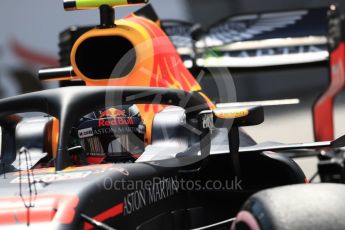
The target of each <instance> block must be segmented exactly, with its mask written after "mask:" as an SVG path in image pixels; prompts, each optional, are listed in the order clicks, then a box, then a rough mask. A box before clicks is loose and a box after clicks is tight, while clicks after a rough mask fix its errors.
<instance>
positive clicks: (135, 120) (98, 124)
mask: <svg viewBox="0 0 345 230" xmlns="http://www.w3.org/2000/svg"><path fill="white" fill-rule="evenodd" d="M77 131H78V138H79V140H80V145H81V146H82V148H83V149H84V151H85V153H86V158H87V161H88V163H102V162H121V160H125V159H136V158H138V157H139V156H140V154H141V153H143V152H144V148H145V143H144V137H145V124H144V122H143V120H142V119H141V116H140V113H139V110H138V108H137V107H136V106H135V105H131V106H117V107H110V108H106V109H103V110H100V111H95V112H92V113H90V114H88V115H86V116H84V117H83V118H82V119H81V120H80V122H79V125H78V127H77Z"/></svg>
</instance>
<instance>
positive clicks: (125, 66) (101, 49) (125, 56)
mask: <svg viewBox="0 0 345 230" xmlns="http://www.w3.org/2000/svg"><path fill="white" fill-rule="evenodd" d="M75 61H76V64H77V67H78V69H79V70H80V72H81V73H82V74H83V75H84V76H86V77H88V78H91V79H94V80H102V79H108V78H121V77H124V76H126V75H128V74H129V73H130V72H131V71H132V69H133V68H134V66H135V62H136V53H135V49H134V46H133V45H132V43H131V42H130V41H128V40H127V39H126V38H124V37H120V36H99V37H92V38H88V39H86V40H85V41H84V42H82V44H80V45H79V47H78V48H77V51H76V55H75Z"/></svg>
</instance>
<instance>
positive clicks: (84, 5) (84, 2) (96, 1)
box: [76, 0, 148, 9]
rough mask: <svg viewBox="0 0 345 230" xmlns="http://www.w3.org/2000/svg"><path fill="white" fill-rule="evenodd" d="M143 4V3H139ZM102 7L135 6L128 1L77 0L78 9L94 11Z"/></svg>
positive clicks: (146, 0)
mask: <svg viewBox="0 0 345 230" xmlns="http://www.w3.org/2000/svg"><path fill="white" fill-rule="evenodd" d="M147 2H148V0H145V1H144V0H143V3H147ZM138 4H142V3H138ZM101 5H109V6H112V7H114V6H123V5H133V4H131V3H128V1H127V0H76V6H77V9H93V8H98V7H100V6H101Z"/></svg>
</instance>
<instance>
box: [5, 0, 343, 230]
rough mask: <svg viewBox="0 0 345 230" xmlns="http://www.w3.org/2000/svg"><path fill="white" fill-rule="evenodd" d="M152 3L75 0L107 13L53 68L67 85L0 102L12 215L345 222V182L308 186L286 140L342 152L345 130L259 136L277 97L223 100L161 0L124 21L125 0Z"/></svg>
mask: <svg viewBox="0 0 345 230" xmlns="http://www.w3.org/2000/svg"><path fill="white" fill-rule="evenodd" d="M144 3H147V0H128V1H122V0H121V1H119V0H107V1H103V0H98V1H87V0H64V7H65V9H66V10H82V9H96V8H98V9H99V11H100V24H99V25H98V26H95V27H88V28H86V27H85V28H81V29H78V30H73V31H72V30H71V29H69V30H67V31H65V32H63V33H62V34H61V41H62V43H60V46H61V48H62V51H65V52H62V56H68V60H67V61H66V60H64V61H65V63H66V66H63V67H56V68H47V69H42V70H40V71H39V78H40V80H44V81H47V80H49V81H52V80H58V81H64V83H63V84H65V85H64V86H66V87H60V88H56V89H48V90H44V91H38V92H33V93H28V94H23V95H19V96H15V97H11V98H6V99H2V100H0V116H1V119H0V125H1V134H2V135H1V143H2V146H1V158H0V159H1V162H0V163H1V164H0V174H1V176H2V178H1V179H0V184H1V189H0V191H1V192H0V226H1V227H3V228H6V229H12V228H34V229H35V228H43V227H46V228H50V229H51V228H53V229H82V228H84V229H92V228H97V229H139V230H142V229H229V228H230V226H231V225H232V229H306V228H310V229H311V228H313V229H315V228H318V229H321V228H323V229H329V228H333V229H342V228H344V227H345V221H344V220H345V218H344V214H343V212H342V210H343V208H344V207H345V204H344V202H342V200H341V199H342V194H343V192H345V189H344V187H343V186H342V185H336V184H320V185H319V184H318V185H306V183H308V180H307V178H306V176H305V175H304V173H303V171H302V170H301V168H300V167H299V166H298V165H297V164H296V163H295V162H294V161H293V160H292V159H291V158H289V157H288V156H287V155H286V154H284V153H282V152H283V151H286V150H290V151H295V152H298V151H300V152H301V154H303V152H309V153H310V152H315V153H318V152H319V149H332V150H334V151H338V149H340V148H342V147H345V137H344V136H343V137H340V138H338V139H336V140H334V141H322V142H315V143H307V144H280V143H266V144H265V143H264V144H257V143H256V142H255V141H254V140H253V139H252V138H251V137H250V136H249V135H247V134H246V133H245V132H244V131H243V130H242V129H241V127H244V126H253V125H259V124H261V123H262V122H263V121H264V109H263V106H260V105H257V104H255V105H253V104H250V103H249V104H248V103H247V104H244V103H243V104H240V105H238V104H231V103H230V104H217V105H215V104H214V103H213V102H212V101H211V100H210V99H209V98H208V97H207V95H206V94H204V93H203V91H202V88H201V86H200V85H199V83H198V81H197V80H196V79H195V78H194V77H193V76H192V75H191V73H190V72H189V71H188V70H187V68H186V67H185V66H184V64H183V61H182V59H181V57H180V55H179V54H178V53H177V51H176V48H175V47H174V45H173V44H172V42H171V41H170V39H169V37H168V36H167V35H166V33H165V32H164V31H163V30H162V28H161V27H160V23H159V19H158V17H157V15H156V14H155V13H154V11H153V9H152V8H151V6H150V5H147V6H145V7H143V8H142V9H140V10H138V11H137V12H135V13H133V14H131V15H129V16H128V17H126V18H124V19H121V20H117V21H115V17H114V13H115V10H114V8H113V7H115V6H120V5H131V4H144ZM76 34H77V35H78V36H73V35H76ZM71 37H73V38H75V39H71ZM67 81H71V82H72V83H73V84H76V83H77V84H79V85H78V86H71V85H72V84H69V83H66V82H67ZM228 90H230V89H228ZM32 112H34V113H32ZM23 113H25V114H23ZM28 113H29V114H28ZM306 150H309V151H306ZM278 152H279V153H278ZM294 184H299V185H294ZM280 186H283V187H280ZM276 187H278V188H276ZM261 190H264V191H261ZM257 192H259V193H257ZM253 194H254V195H253ZM236 216H237V217H236Z"/></svg>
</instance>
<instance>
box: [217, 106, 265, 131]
mask: <svg viewBox="0 0 345 230" xmlns="http://www.w3.org/2000/svg"><path fill="white" fill-rule="evenodd" d="M212 113H213V123H214V126H215V127H217V128H227V127H231V125H232V126H236V127H241V126H253V125H259V124H261V123H262V122H263V121H264V109H263V107H262V106H231V107H221V108H216V109H214V110H213V111H212Z"/></svg>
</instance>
